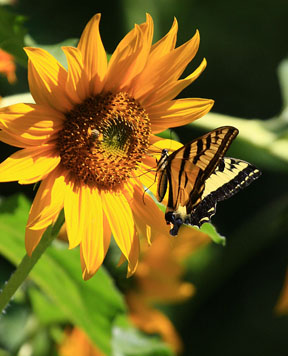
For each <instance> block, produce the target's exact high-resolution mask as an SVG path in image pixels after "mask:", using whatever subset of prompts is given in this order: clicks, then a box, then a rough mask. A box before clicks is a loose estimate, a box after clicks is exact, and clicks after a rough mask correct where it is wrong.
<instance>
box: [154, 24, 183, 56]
mask: <svg viewBox="0 0 288 356" xmlns="http://www.w3.org/2000/svg"><path fill="white" fill-rule="evenodd" d="M177 32H178V23H177V20H176V18H174V21H173V24H172V26H171V29H170V30H169V32H168V33H167V34H166V36H164V37H162V38H161V39H160V40H159V41H158V42H156V43H155V44H154V45H153V46H152V48H151V53H150V56H149V61H151V62H154V60H155V59H159V58H161V57H163V56H165V55H166V54H167V53H169V52H171V51H172V50H173V49H174V48H175V45H176V40H177Z"/></svg>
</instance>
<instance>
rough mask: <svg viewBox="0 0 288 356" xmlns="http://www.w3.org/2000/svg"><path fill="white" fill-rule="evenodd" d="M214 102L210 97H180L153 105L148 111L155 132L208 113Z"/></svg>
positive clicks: (183, 123) (182, 123) (180, 124)
mask: <svg viewBox="0 0 288 356" xmlns="http://www.w3.org/2000/svg"><path fill="white" fill-rule="evenodd" d="M213 104H214V101H213V100H209V99H198V98H192V99H178V100H174V101H171V102H166V103H164V104H161V105H159V106H155V107H152V108H151V109H150V110H149V111H148V110H147V111H148V115H149V118H150V120H151V128H152V132H153V133H158V132H161V131H163V130H165V129H166V128H167V127H170V128H171V127H177V126H182V125H186V124H189V123H190V122H192V121H194V120H196V119H199V118H200V117H202V116H204V115H205V114H207V113H208V112H209V111H210V110H211V108H212V106H213Z"/></svg>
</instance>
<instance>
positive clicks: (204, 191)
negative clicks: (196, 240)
mask: <svg viewBox="0 0 288 356" xmlns="http://www.w3.org/2000/svg"><path fill="white" fill-rule="evenodd" d="M237 134H238V130H237V129H236V128H234V127H230V126H224V127H220V128H218V129H215V130H213V131H211V132H209V133H207V134H206V135H204V136H202V137H200V138H198V139H196V140H194V141H192V142H190V143H188V144H186V145H184V146H183V147H181V148H180V149H178V150H176V151H174V152H173V153H172V154H171V155H170V156H169V155H168V151H167V150H163V152H162V156H161V159H160V160H159V162H158V166H157V167H158V168H157V176H158V189H157V193H158V196H157V198H158V200H159V201H162V200H163V198H164V195H165V193H166V190H167V186H168V187H169V194H168V203H167V207H166V214H165V218H166V221H167V223H171V224H172V225H173V227H172V229H171V231H170V233H171V234H172V235H177V233H178V229H179V227H180V226H181V224H182V223H185V224H191V225H196V226H201V225H202V224H203V223H204V222H206V221H210V219H211V217H212V216H213V215H214V214H215V209H216V204H217V202H218V201H220V200H224V199H227V198H229V197H230V196H232V195H234V194H235V193H236V192H238V191H239V189H240V188H244V187H245V186H247V185H248V184H250V183H251V182H252V181H253V180H254V179H256V178H257V177H258V176H259V175H260V172H259V170H257V169H256V168H255V167H254V166H252V165H250V164H249V163H247V162H244V161H241V160H236V159H233V158H224V155H225V153H226V151H227V149H228V148H229V146H230V144H231V142H232V141H233V139H234V138H235V137H236V136H237ZM167 183H168V184H167Z"/></svg>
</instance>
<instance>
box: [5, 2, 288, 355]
mask: <svg viewBox="0 0 288 356" xmlns="http://www.w3.org/2000/svg"><path fill="white" fill-rule="evenodd" d="M13 9H14V11H16V12H18V13H20V14H23V15H25V16H26V17H27V20H26V22H25V26H26V28H27V30H28V33H29V34H30V35H31V36H32V38H33V39H34V40H35V41H36V42H37V43H40V44H54V43H57V42H61V41H63V40H65V39H67V38H79V36H80V34H81V32H82V30H83V28H84V27H85V25H86V23H87V22H88V20H89V19H90V18H91V17H92V16H93V14H95V13H97V12H101V13H102V19H101V24H100V31H101V36H102V40H103V42H104V46H105V48H106V50H107V51H108V52H109V53H112V52H113V50H114V49H115V47H116V45H117V43H118V42H119V41H120V40H121V38H122V37H123V36H124V35H125V34H126V33H127V31H128V30H130V29H131V27H132V26H133V24H134V23H135V22H137V23H139V22H143V21H145V12H149V13H150V14H151V15H152V17H153V19H154V23H155V36H154V38H155V40H156V39H159V38H160V37H162V36H163V35H164V34H166V32H167V31H168V30H169V28H170V26H171V24H172V21H173V16H176V18H177V20H178V23H179V31H178V45H179V44H182V43H183V42H185V41H187V40H188V39H190V38H191V36H192V35H193V34H194V32H195V30H196V29H197V28H198V29H199V31H200V35H201V44H200V50H199V52H198V54H197V56H196V58H195V60H194V61H193V63H192V64H191V65H190V66H189V68H188V70H187V74H188V73H190V72H191V71H192V70H193V69H195V68H196V66H197V65H199V64H200V62H201V60H202V58H203V57H205V58H206V59H207V61H208V66H207V69H206V70H205V72H204V73H203V74H202V75H201V77H200V78H199V79H198V80H197V81H196V82H195V83H193V84H192V85H191V86H190V87H189V88H187V89H186V90H185V91H184V92H183V93H182V94H181V96H183V97H190V96H191V97H205V98H211V99H214V100H215V106H214V108H213V111H214V112H218V113H222V114H227V115H231V116H238V117H242V118H247V119H251V118H258V119H262V120H267V119H269V118H272V117H274V116H277V115H278V114H279V113H280V111H281V109H282V99H281V92H280V87H279V81H278V77H277V67H278V65H279V63H280V62H281V60H283V59H284V58H286V56H287V52H288V41H287V33H288V30H287V15H288V2H287V1H284V0H274V1H273V2H271V1H265V0H262V1H260V0H252V1H245V0H244V1H243V0H242V1H239V0H236V1H229V0H218V1H215V0H194V1H188V0H184V1H175V0H170V1H163V0H161V1H154V2H153V1H146V2H144V1H143V2H142V1H141V2H140V1H132V0H131V1H128V0H127V1H109V2H108V1H95V0H94V1H90V0H89V1H87V0H86V1H82V2H81V3H79V2H77V3H76V2H73V1H63V0H62V1H61V0H57V1H56V0H50V1H41V2H39V1H35V0H19V1H18V2H17V3H15V5H14V7H13ZM17 75H18V78H19V80H18V83H17V84H16V85H15V86H13V87H9V85H8V84H7V83H6V80H5V79H2V78H1V81H0V95H1V96H5V95H9V94H12V93H13V94H15V92H19V93H21V92H24V91H28V85H27V81H26V79H25V78H26V75H27V74H26V71H25V69H23V68H21V67H19V68H18V70H17ZM25 83H26V84H25ZM227 124H229V122H227ZM178 133H179V134H180V137H181V140H182V141H183V142H185V141H189V140H191V136H192V137H195V134H196V133H197V134H198V133H199V134H200V133H201V132H198V131H196V130H195V131H194V130H193V129H191V130H190V131H189V130H188V131H187V130H185V133H184V131H183V130H182V131H181V130H180V131H179V132H178ZM251 136H252V137H253V132H251ZM2 147H4V146H1V150H2V152H1V155H2V156H3V157H2V158H4V157H7V155H8V152H9V153H10V152H11V151H6V149H5V151H4V148H2ZM259 168H260V169H262V170H263V167H259ZM0 189H1V194H11V193H12V192H13V193H14V192H15V190H17V189H18V190H19V189H21V191H23V189H24V191H25V192H26V194H28V195H29V196H30V197H32V195H33V192H32V188H31V187H24V188H23V187H19V186H18V185H17V184H16V183H15V184H14V183H13V184H12V183H11V184H5V185H4V184H1V188H0ZM287 193H288V192H287V174H285V173H283V172H282V173H280V172H275V171H273V172H272V171H269V170H267V169H266V170H263V175H262V177H261V178H260V179H259V180H258V181H257V182H255V183H254V184H253V185H252V186H250V187H249V188H247V189H246V190H245V191H243V192H241V194H239V195H237V197H234V198H232V199H231V200H229V201H227V202H225V203H223V204H220V205H219V207H218V211H217V215H216V216H215V218H214V220H213V221H214V223H215V225H216V226H217V228H218V230H219V231H220V232H221V233H222V234H225V235H226V236H227V246H226V247H225V248H222V247H220V246H218V245H214V244H213V245H211V246H210V247H209V253H208V257H207V256H206V257H205V256H203V261H204V257H205V258H206V260H205V263H204V262H203V264H202V267H201V270H197V268H196V267H195V265H194V264H193V261H192V262H191V263H190V264H189V266H188V273H187V278H188V279H189V280H191V281H192V282H194V283H195V284H196V287H197V291H198V293H197V295H196V296H195V298H193V299H192V300H190V301H189V302H186V303H185V304H183V305H180V306H175V307H173V308H167V309H166V310H167V312H168V313H169V315H170V316H171V318H172V319H173V321H174V322H175V325H176V327H177V329H178V330H179V332H180V333H181V335H182V338H183V341H184V344H185V350H186V352H185V356H186V355H187V356H188V355H196V356H198V355H199V356H210V355H211V354H214V355H222V356H226V355H227V356H228V355H229V356H231V355H233V356H238V355H239V356H240V355H248V356H250V355H251V356H252V355H253V356H258V355H259V356H260V355H261V356H270V355H277V356H282V355H283V356H284V355H288V338H287V333H288V319H287V317H286V316H278V315H276V314H275V311H274V308H275V304H276V302H277V299H278V297H279V293H280V291H281V288H282V285H283V278H284V275H285V271H286V267H287V256H288V239H287V226H288V224H287V215H288V214H287V196H288V194H287Z"/></svg>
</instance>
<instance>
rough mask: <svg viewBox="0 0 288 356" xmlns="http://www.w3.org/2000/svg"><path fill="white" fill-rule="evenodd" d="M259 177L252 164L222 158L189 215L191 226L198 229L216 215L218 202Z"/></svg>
mask: <svg viewBox="0 0 288 356" xmlns="http://www.w3.org/2000/svg"><path fill="white" fill-rule="evenodd" d="M260 175H261V172H260V171H259V169H257V168H256V167H255V166H253V165H252V164H250V163H248V162H245V161H242V160H240V159H236V158H228V157H224V158H223V159H222V160H221V161H220V163H219V165H218V167H217V168H216V169H215V171H214V172H213V173H212V174H211V175H210V177H209V178H208V179H207V180H206V182H205V188H204V191H203V194H202V197H201V202H200V203H199V204H198V205H196V206H195V207H194V209H193V211H192V213H191V215H190V223H191V225H196V226H198V227H200V226H201V225H202V224H203V223H204V222H209V221H210V220H211V217H212V216H213V215H214V214H215V213H216V204H217V202H218V201H221V200H225V199H228V198H230V197H232V196H233V195H234V194H236V193H237V192H239V190H240V189H243V188H245V187H247V186H248V185H249V184H250V183H252V182H253V181H254V180H255V179H257V178H258V177H259V176H260Z"/></svg>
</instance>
